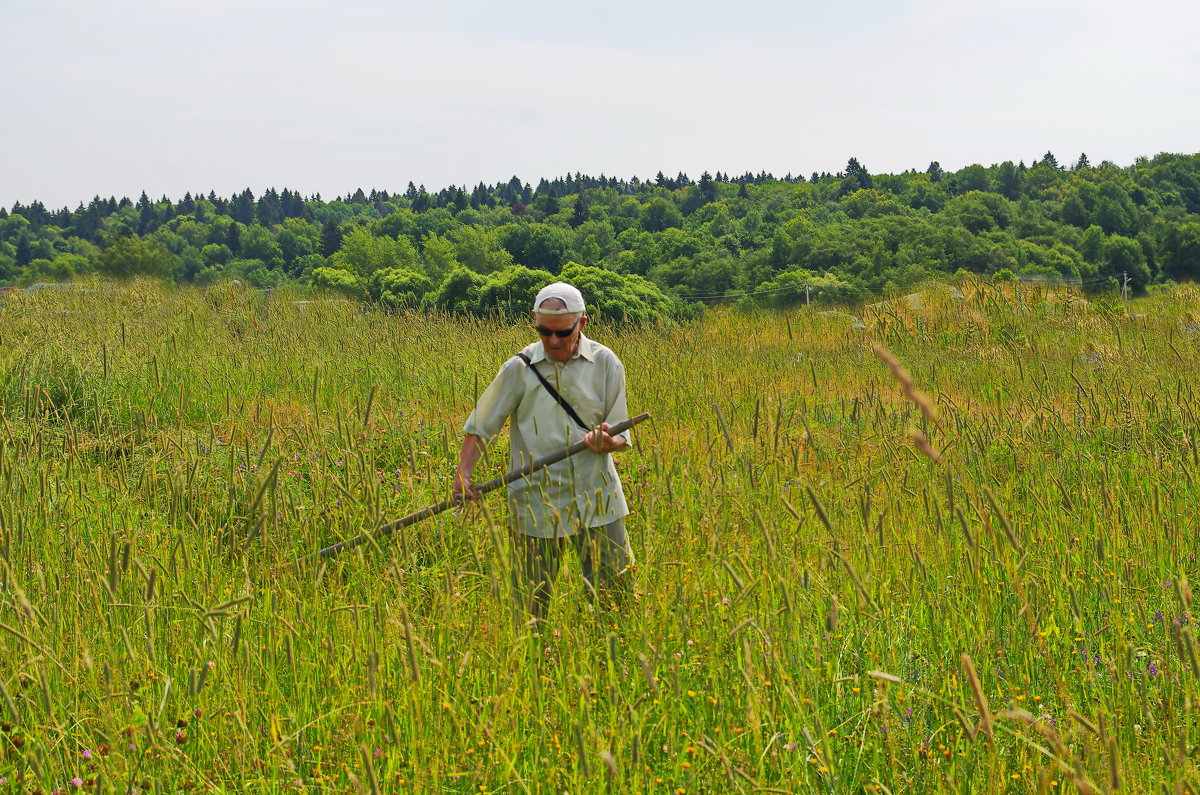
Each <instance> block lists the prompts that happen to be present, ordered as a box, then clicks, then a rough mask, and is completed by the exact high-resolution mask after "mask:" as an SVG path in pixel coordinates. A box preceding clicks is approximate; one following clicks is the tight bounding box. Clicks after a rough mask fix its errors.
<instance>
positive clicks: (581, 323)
mask: <svg viewBox="0 0 1200 795" xmlns="http://www.w3.org/2000/svg"><path fill="white" fill-rule="evenodd" d="M586 325H587V315H581V316H580V317H579V330H580V331H583V329H584V327H585V326H586Z"/></svg>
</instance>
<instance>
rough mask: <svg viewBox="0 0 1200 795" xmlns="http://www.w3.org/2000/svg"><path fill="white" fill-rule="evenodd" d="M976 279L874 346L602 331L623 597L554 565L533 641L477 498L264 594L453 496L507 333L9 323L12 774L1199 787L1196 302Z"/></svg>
mask: <svg viewBox="0 0 1200 795" xmlns="http://www.w3.org/2000/svg"><path fill="white" fill-rule="evenodd" d="M960 288H961V300H959V296H951V294H950V293H949V292H948V291H946V290H930V291H928V292H926V293H925V294H924V295H923V297H922V298H921V300H920V301H919V302H918V301H912V302H897V303H891V304H884V305H880V306H876V307H870V308H863V309H859V310H855V312H856V314H857V316H858V317H860V318H861V319H862V322H863V324H864V325H865V331H860V330H858V329H857V328H856V326H855V323H854V322H853V318H851V317H849V316H847V315H843V314H829V313H821V312H816V311H811V312H810V311H804V310H801V311H794V312H789V313H788V314H786V315H785V314H782V313H777V314H770V313H762V314H742V313H739V312H735V311H732V310H720V309H718V310H714V311H712V312H710V313H709V314H708V316H707V317H706V318H705V319H703V320H701V321H696V322H692V323H688V324H683V325H663V326H660V327H652V328H644V329H635V328H614V327H611V326H609V327H605V326H604V325H602V324H599V323H596V324H593V325H592V326H589V329H588V330H589V332H590V333H591V335H592V336H594V337H595V338H596V339H599V340H600V341H602V342H604V343H605V344H607V345H609V346H610V347H612V348H613V349H614V350H616V351H617V352H618V354H619V355H620V356H621V357H622V359H623V360H624V362H625V364H626V367H627V371H628V374H629V395H630V408H631V410H632V411H634V412H641V411H648V412H650V413H651V414H652V415H653V417H654V420H653V424H652V425H651V424H647V425H643V426H642V427H641V428H640V429H639V432H637V433H636V448H635V450H634V451H632V452H630V453H628V454H624V455H622V456H620V457H619V459H618V465H619V467H620V469H621V472H622V475H623V478H624V481H625V486H626V490H627V493H628V495H629V499H630V503H631V507H632V510H633V514H632V515H631V517H630V521H629V526H630V528H631V535H632V538H633V544H634V550H635V553H636V554H637V556H638V565H637V594H636V595H637V598H636V599H635V600H634V601H633V602H632V603H631V604H629V605H628V606H627V608H625V609H623V610H621V611H620V612H616V611H612V610H602V611H600V612H599V613H598V614H593V613H591V612H590V611H589V610H588V609H586V606H585V602H584V600H583V598H582V595H581V593H580V588H579V585H578V579H577V578H578V568H577V564H576V563H575V562H574V561H571V564H570V565H569V566H568V567H567V569H566V571H565V572H564V576H560V579H559V581H558V590H557V597H556V603H555V607H554V612H553V621H552V625H553V631H552V632H551V633H550V634H549V635H547V636H544V637H542V638H536V637H532V636H531V635H530V634H529V633H528V632H527V631H525V630H521V629H518V628H517V627H516V626H515V625H514V623H513V621H512V620H511V615H510V609H509V603H508V594H507V589H506V585H505V584H506V574H505V568H506V566H507V562H506V558H507V551H506V547H505V541H504V531H503V527H504V521H505V520H504V517H503V516H502V515H501V514H500V513H497V511H499V509H500V508H501V502H502V501H501V500H498V499H495V498H492V499H490V500H488V501H485V503H484V504H483V505H482V506H481V507H480V508H476V509H473V510H470V511H467V512H465V513H463V514H461V515H453V514H450V513H447V514H443V515H441V516H439V517H437V518H435V519H433V520H430V521H428V522H425V523H423V524H420V525H417V526H415V527H413V528H410V529H409V531H408V532H407V533H406V534H405V535H403V536H401V537H397V538H395V539H393V540H392V541H389V542H385V543H384V544H383V545H382V548H380V549H372V548H371V547H363V548H360V549H359V550H356V551H355V552H353V553H349V554H346V555H344V556H342V557H341V558H338V559H336V560H335V561H332V562H330V563H329V564H327V565H325V566H321V567H319V568H311V567H306V568H302V569H300V570H299V571H294V570H291V569H287V568H283V566H284V564H286V563H287V562H289V561H291V560H292V559H293V558H294V557H296V556H297V555H299V554H305V553H309V552H312V551H315V550H316V549H318V548H319V547H321V546H325V545H328V544H329V543H332V542H334V541H336V540H339V539H342V538H346V537H349V536H352V535H355V534H357V533H360V532H362V531H363V530H364V529H367V528H370V527H372V526H374V525H376V524H378V523H381V522H382V521H384V520H387V519H392V518H396V517H398V516H400V515H402V514H404V513H407V512H409V511H411V510H415V509H417V508H419V507H423V506H424V505H426V504H428V503H431V502H434V501H436V500H440V499H442V498H444V497H445V496H447V495H448V493H449V488H450V485H451V480H452V473H453V467H454V463H455V461H456V456H457V449H458V444H459V442H460V439H461V437H460V430H459V429H460V428H461V425H462V422H463V420H464V419H465V418H466V416H467V414H468V413H469V411H470V409H471V406H472V402H473V399H474V396H475V395H476V394H477V393H478V392H479V391H481V390H482V389H483V388H484V387H485V386H486V385H487V383H488V381H489V380H490V378H491V377H492V375H493V374H494V373H495V371H496V369H497V367H498V366H499V365H500V364H501V362H503V361H504V360H505V359H506V358H507V357H508V356H510V355H512V354H513V353H514V352H516V351H517V350H519V349H520V347H521V346H522V345H524V344H525V343H527V342H529V341H530V340H531V339H532V336H531V329H529V328H528V327H526V326H525V325H523V324H522V325H518V326H515V327H514V326H512V325H511V324H510V323H508V322H502V321H499V320H496V321H492V320H478V319H463V320H459V319H454V318H448V317H424V316H419V315H392V314H386V313H383V312H379V311H375V310H372V309H364V308H362V307H361V306H360V305H359V304H356V303H350V302H343V301H330V302H310V303H303V304H297V303H295V302H294V301H292V300H291V298H290V297H289V296H288V295H286V294H280V293H278V292H277V293H276V294H275V296H273V298H272V300H271V301H270V302H269V303H264V302H263V300H262V298H261V295H260V294H259V293H256V292H253V291H241V290H236V289H231V288H230V287H229V286H214V287H210V288H205V289H203V290H200V289H193V290H184V289H166V288H163V287H159V286H156V285H152V284H149V283H141V284H138V283H135V284H133V285H129V286H124V287H119V288H111V289H110V288H108V287H106V286H98V285H93V286H92V287H90V288H89V289H87V290H85V291H49V290H47V291H41V292H36V293H24V292H14V293H11V294H9V295H7V296H5V297H4V298H3V299H0V300H2V301H3V303H0V559H2V561H0V597H2V598H3V607H4V609H3V611H2V615H0V685H2V686H3V688H2V690H0V714H2V720H3V723H2V725H0V729H2V730H3V731H2V733H0V778H3V779H4V781H5V782H6V783H7V785H8V786H9V787H10V788H13V789H15V790H24V791H37V790H40V791H42V792H45V793H49V792H51V791H53V790H55V789H56V788H61V789H62V790H63V791H72V790H73V789H74V788H76V787H80V788H83V789H85V790H89V791H98V792H121V793H125V792H127V791H138V792H176V791H181V790H182V791H187V790H194V791H203V790H208V791H239V792H241V791H254V792H275V791H315V790H327V791H331V792H352V791H356V790H358V791H363V792H373V791H391V792H400V791H410V790H411V791H429V792H456V793H467V792H472V793H498V792H505V793H524V792H528V793H540V792H558V793H561V792H564V791H567V792H571V793H582V792H613V793H703V792H722V793H724V792H735V791H740V792H745V793H751V792H795V793H807V792H814V791H819V792H829V793H834V792H892V793H899V792H909V793H925V792H956V793H964V792H1001V791H1003V792H1021V793H1024V792H1050V793H1055V792H1064V791H1069V790H1076V789H1077V790H1078V791H1081V792H1111V791H1113V790H1116V789H1118V787H1119V788H1120V789H1121V790H1122V791H1130V792H1146V791H1156V792H1157V791H1165V792H1187V791H1191V792H1195V791H1198V790H1200V775H1198V773H1197V769H1196V765H1195V763H1194V756H1195V753H1196V745H1197V743H1198V742H1200V729H1198V727H1197V718H1198V717H1200V716H1198V715H1197V705H1196V697H1197V692H1198V689H1197V681H1198V679H1197V677H1198V676H1200V639H1198V638H1197V637H1196V635H1197V633H1198V630H1197V627H1196V622H1195V621H1194V619H1193V616H1192V600H1193V594H1192V591H1191V588H1190V586H1189V581H1190V580H1191V579H1198V575H1197V568H1198V566H1197V562H1196V554H1197V550H1198V547H1200V541H1198V539H1197V524H1196V517H1197V506H1198V505H1200V488H1198V486H1197V482H1196V480H1197V473H1198V466H1197V465H1198V462H1200V450H1198V445H1200V440H1198V438H1197V437H1198V436H1200V419H1198V417H1197V413H1198V411H1200V406H1198V405H1197V394H1196V391H1197V385H1198V382H1200V379H1198V378H1197V375H1196V373H1197V369H1198V367H1200V289H1197V288H1195V287H1192V286H1186V287H1177V288H1173V289H1171V290H1170V291H1166V292H1161V293H1157V294H1155V295H1152V296H1150V297H1148V298H1143V299H1138V300H1137V301H1135V302H1133V303H1132V304H1131V305H1129V307H1128V310H1127V308H1126V305H1125V304H1123V303H1122V302H1121V301H1120V299H1119V296H1117V297H1100V298H1092V299H1091V301H1090V302H1089V301H1084V300H1082V299H1080V298H1078V297H1076V296H1072V295H1070V294H1068V293H1065V292H1063V291H1060V290H1055V289H1051V288H1036V289H1034V288H1030V287H1029V286H1027V285H1023V286H1022V287H1021V291H1020V293H1018V292H1017V291H1016V290H1015V288H1014V287H1013V286H1011V285H1008V286H1004V287H1003V288H1001V287H1000V286H995V285H990V284H986V283H974V282H969V283H965V284H962V285H960ZM873 345H878V346H881V347H882V348H883V349H886V350H884V351H883V354H884V356H886V355H887V353H886V352H887V351H890V352H891V355H894V356H895V357H896V360H897V361H898V364H899V365H901V366H903V367H904V368H906V369H907V371H909V372H910V373H911V377H912V381H913V384H914V387H915V389H916V390H919V391H920V393H923V394H924V395H926V396H928V399H929V401H930V404H931V406H932V408H933V409H934V410H935V412H936V416H935V417H932V418H925V417H923V416H922V411H921V409H920V408H919V406H918V405H917V403H915V402H914V401H913V400H910V399H906V397H905V396H904V395H903V394H902V389H901V384H900V382H899V381H898V380H897V379H896V377H894V375H893V374H892V373H891V372H889V367H888V365H887V364H886V363H885V361H884V359H883V358H881V356H880V355H878V354H877V353H876V352H875V351H873ZM914 397H915V398H916V399H917V400H918V401H919V400H920V399H921V397H920V395H914ZM913 432H917V434H919V436H917V437H916V441H914V434H913ZM504 438H506V435H505V436H503V437H502V439H504ZM921 439H927V441H928V445H927V450H926V452H923V451H922V450H921V449H920V445H918V444H917V443H916V442H917V441H920V440H921ZM506 449H507V448H506V447H505V445H504V444H503V443H502V444H498V445H497V447H496V449H494V450H493V451H492V453H491V454H490V457H489V459H488V460H487V461H486V462H485V463H484V464H481V467H480V471H479V473H478V474H479V477H480V479H483V478H484V477H490V476H492V475H495V474H498V473H500V472H502V471H503V468H504V466H505V463H506V460H507V458H506V455H507V453H506ZM930 455H933V456H935V457H936V456H938V455H940V457H941V463H935V462H934V461H933V460H931V458H930ZM0 783H4V782H0Z"/></svg>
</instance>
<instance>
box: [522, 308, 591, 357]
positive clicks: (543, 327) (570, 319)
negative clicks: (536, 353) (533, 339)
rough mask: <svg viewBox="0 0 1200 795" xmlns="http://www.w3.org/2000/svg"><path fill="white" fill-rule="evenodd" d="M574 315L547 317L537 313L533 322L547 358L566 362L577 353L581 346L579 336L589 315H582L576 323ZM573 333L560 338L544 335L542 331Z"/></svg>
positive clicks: (555, 335) (553, 335) (554, 335)
mask: <svg viewBox="0 0 1200 795" xmlns="http://www.w3.org/2000/svg"><path fill="white" fill-rule="evenodd" d="M574 318H575V316H574V315H546V314H542V313H541V312H535V313H534V315H533V320H534V323H535V325H537V326H538V334H539V336H541V338H542V350H544V351H545V352H546V358H548V359H553V360H554V361H556V362H565V361H567V360H568V359H570V358H571V354H573V353H574V352H575V346H576V345H578V344H579V335H580V333H581V332H582V331H583V327H584V326H586V325H587V315H581V316H580V317H579V322H578V323H576V322H575V320H574ZM568 329H570V330H571V333H570V334H569V335H567V336H566V337H565V338H563V337H559V336H558V335H557V334H553V333H552V334H543V333H542V331H550V332H554V331H567V330H568Z"/></svg>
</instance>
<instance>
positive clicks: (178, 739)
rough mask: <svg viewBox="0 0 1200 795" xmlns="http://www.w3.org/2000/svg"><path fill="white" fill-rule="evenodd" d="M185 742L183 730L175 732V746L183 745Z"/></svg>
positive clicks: (185, 734)
mask: <svg viewBox="0 0 1200 795" xmlns="http://www.w3.org/2000/svg"><path fill="white" fill-rule="evenodd" d="M185 742H187V732H185V731H184V730H183V729H180V730H179V731H177V732H175V744H176V745H183V744H184V743H185Z"/></svg>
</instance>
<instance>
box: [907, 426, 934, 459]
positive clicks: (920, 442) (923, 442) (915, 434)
mask: <svg viewBox="0 0 1200 795" xmlns="http://www.w3.org/2000/svg"><path fill="white" fill-rule="evenodd" d="M908 438H909V439H911V440H912V443H913V445H914V446H916V448H917V449H918V450H920V451H921V452H922V453H924V454H925V457H926V458H928V459H929V460H930V461H932V462H933V463H935V464H940V463H942V454H941V453H939V452H938V451H937V450H934V449H933V445H931V444H930V443H929V440H928V439H926V438H925V434H923V433H921V432H920V431H918V430H917V429H916V428H913V429H912V430H910V431H909V432H908Z"/></svg>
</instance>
